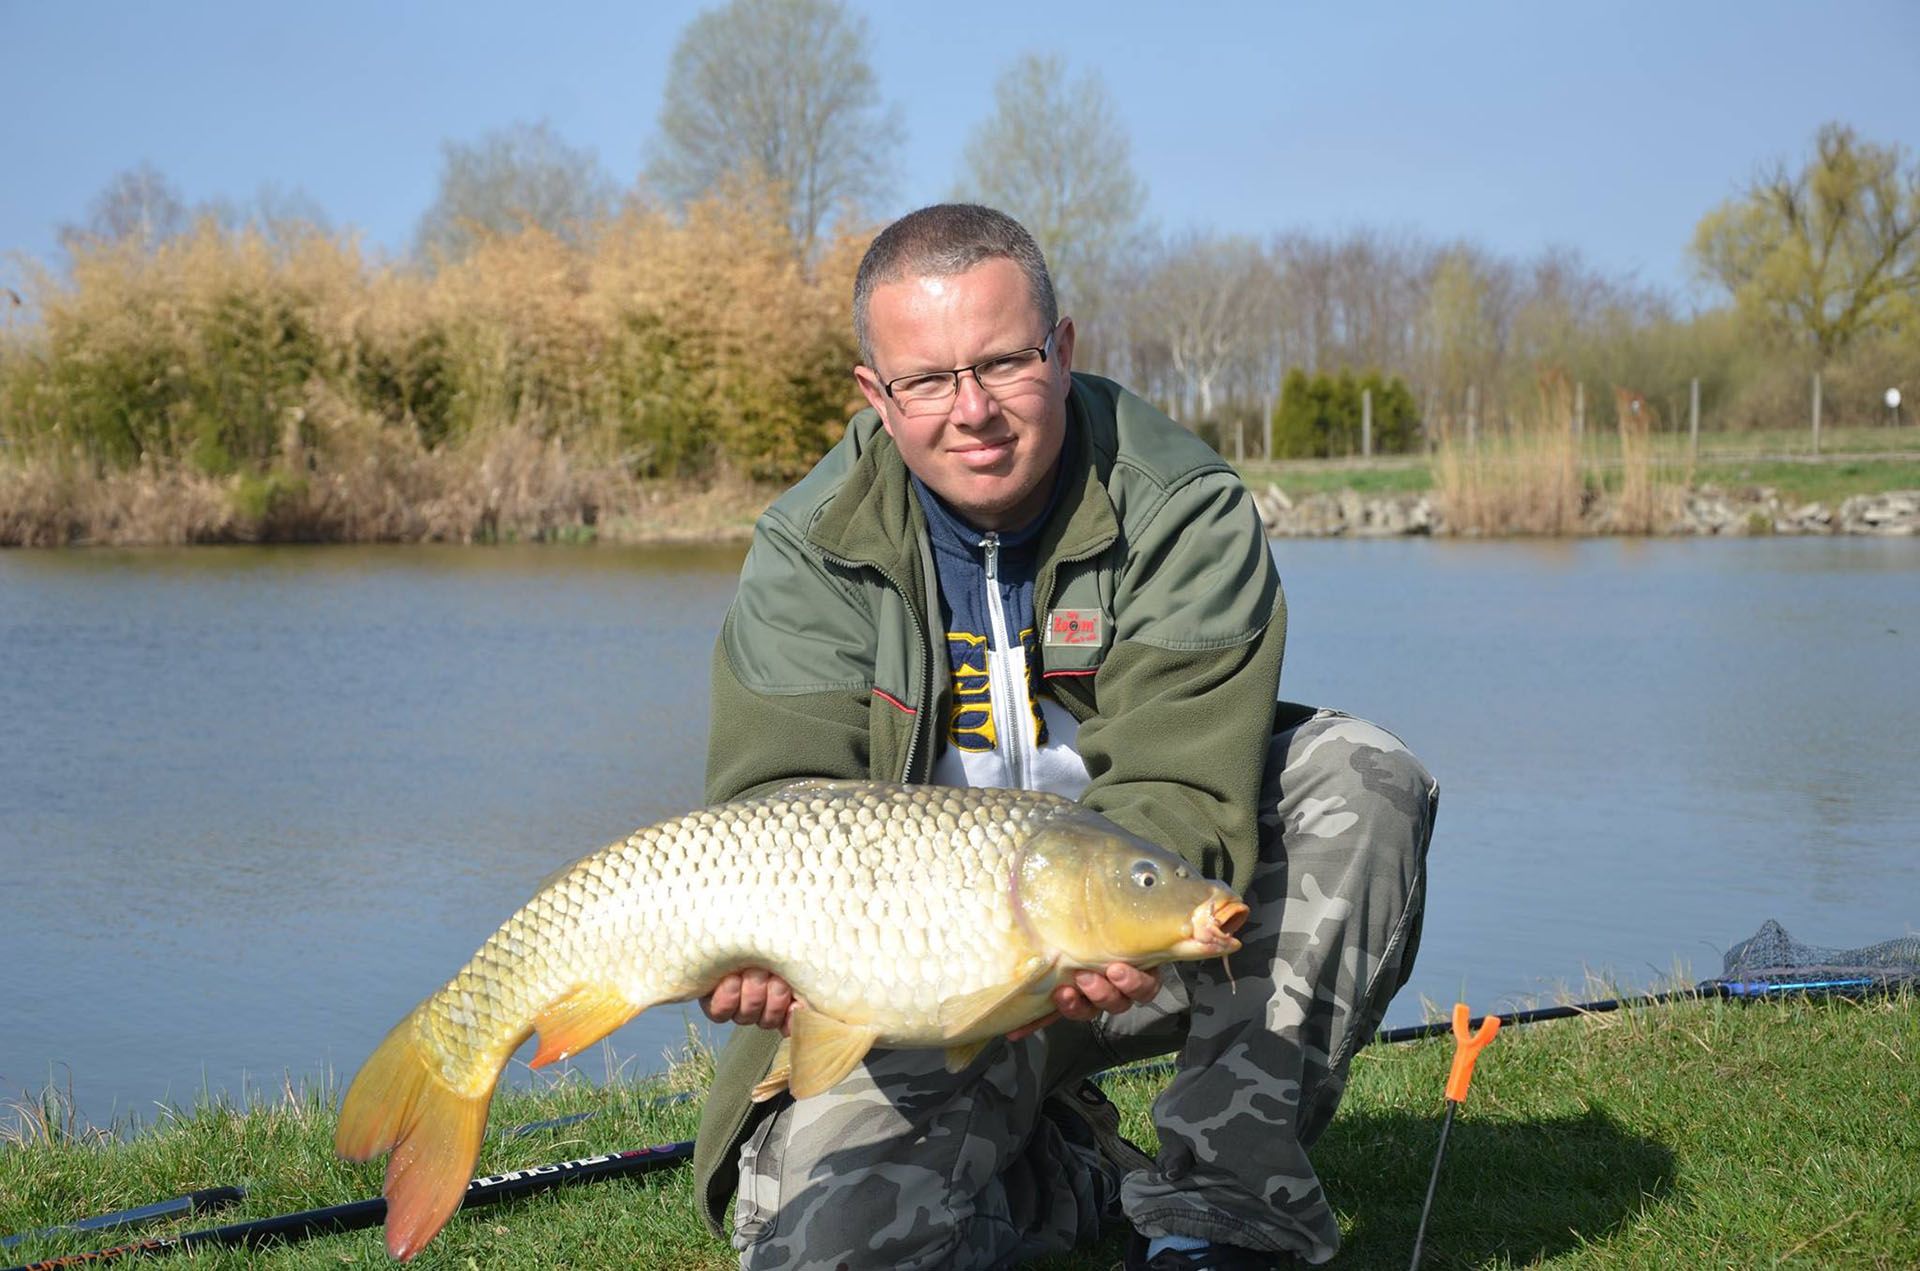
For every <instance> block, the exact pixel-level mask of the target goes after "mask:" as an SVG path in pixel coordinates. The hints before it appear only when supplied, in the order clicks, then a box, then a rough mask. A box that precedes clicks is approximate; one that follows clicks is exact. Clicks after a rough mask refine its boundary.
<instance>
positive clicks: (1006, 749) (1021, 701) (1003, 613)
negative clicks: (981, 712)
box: [980, 533, 1032, 790]
mask: <svg viewBox="0 0 1920 1271" xmlns="http://www.w3.org/2000/svg"><path fill="white" fill-rule="evenodd" d="M980 546H981V547H983V548H985V549H986V552H987V621H988V622H990V623H991V624H992V625H993V638H994V640H997V641H999V642H1000V653H1001V656H1000V658H999V659H998V660H997V661H996V660H995V659H994V656H993V644H992V642H991V641H990V642H988V645H987V665H988V666H989V667H991V668H993V669H994V675H993V678H992V680H991V681H990V682H991V684H992V686H993V687H995V688H998V689H999V690H1000V695H1001V701H1000V706H1002V707H1004V708H1005V710H1004V711H1001V710H998V709H996V711H995V714H994V719H995V720H996V721H997V722H998V724H999V725H1000V728H999V732H1000V734H1001V736H1003V737H1004V738H1005V744H1004V746H1003V747H1002V750H1001V753H1002V754H1003V755H1005V757H1006V761H1007V774H1008V776H1010V777H1011V778H1012V779H1013V787H1014V789H1016V790H1025V789H1026V788H1027V762H1026V759H1027V745H1026V742H1027V729H1028V727H1029V724H1028V722H1027V717H1026V715H1025V714H1024V712H1025V711H1028V710H1031V709H1032V705H1031V703H1030V702H1028V700H1027V695H1026V694H1025V693H1023V692H1020V691H1019V689H1020V687H1021V686H1020V685H1018V684H1014V683H1013V682H1012V678H1013V647H1014V634H1013V632H1011V631H1009V630H1007V610H1006V606H1005V605H1004V604H1002V603H1001V601H1000V536H999V535H998V534H994V533H989V534H988V535H987V536H986V537H985V538H983V539H981V540H980Z"/></svg>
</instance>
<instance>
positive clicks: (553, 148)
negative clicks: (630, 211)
mask: <svg viewBox="0 0 1920 1271" xmlns="http://www.w3.org/2000/svg"><path fill="white" fill-rule="evenodd" d="M613 202H614V189H613V182H612V181H611V180H610V179H609V178H608V177H607V174H606V172H605V171H604V170H603V169H602V168H601V166H600V160H599V157H598V156H596V155H595V154H594V152H593V151H592V150H589V149H584V148H576V147H574V146H570V145H568V144H567V143H566V142H565V141H563V140H561V138H560V136H559V134H557V133H555V132H554V131H553V129H552V128H551V127H549V126H548V125H547V124H546V123H545V122H544V121H542V122H540V123H536V124H524V123H522V124H514V125H512V126H511V127H508V128H503V129H499V130H497V131H494V132H490V133H488V134H486V135H485V136H484V137H482V138H480V140H479V141H477V142H475V143H474V144H472V145H465V144H462V143H461V142H457V141H448V142H445V143H444V144H443V145H442V147H441V164H440V193H439V195H438V196H437V197H436V198H435V199H434V201H433V205H432V206H431V207H429V208H428V209H427V210H426V213H425V214H424V215H423V216H421V218H420V226H419V229H418V230H417V231H416V233H415V240H414V241H415V247H416V250H417V251H418V253H419V254H420V255H421V256H423V257H427V258H430V259H440V260H459V259H461V258H462V257H464V256H466V255H467V253H468V252H470V251H472V250H473V247H474V244H475V243H477V242H478V241H479V240H480V239H481V238H484V237H486V236H487V235H489V234H513V233H518V232H519V231H520V230H523V229H526V228H527V227H529V226H538V227H539V228H541V229H543V230H546V231H547V232H548V233H550V234H552V235H554V236H555V237H557V238H559V239H561V240H563V241H565V242H569V243H579V242H581V241H582V240H583V239H584V238H585V237H586V235H587V234H588V232H589V231H590V229H591V227H592V226H593V225H594V224H595V223H596V222H598V221H600V220H603V219H604V218H605V217H606V216H607V215H608V214H609V213H611V211H612V209H613Z"/></svg>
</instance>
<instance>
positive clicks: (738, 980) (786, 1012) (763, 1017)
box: [700, 967, 800, 1034]
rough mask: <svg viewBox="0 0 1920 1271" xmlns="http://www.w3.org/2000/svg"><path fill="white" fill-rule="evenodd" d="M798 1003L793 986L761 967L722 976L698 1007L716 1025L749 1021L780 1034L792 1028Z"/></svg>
mask: <svg viewBox="0 0 1920 1271" xmlns="http://www.w3.org/2000/svg"><path fill="white" fill-rule="evenodd" d="M799 1005H800V1000H799V999H798V998H796V997H794V995H793V986H792V985H791V984H788V983H787V982H786V981H785V980H783V979H781V978H780V977H779V976H777V975H775V974H774V973H773V972H771V971H768V970H765V969H763V968H761V967H748V968H747V969H746V970H744V971H735V972H733V973H732V974H730V975H727V976H725V977H723V978H722V979H721V981H720V983H718V984H716V985H714V986H713V992H711V993H709V994H707V995H706V996H705V997H703V998H701V999H700V1009H701V1010H703V1011H705V1012H706V1013H707V1018H708V1019H710V1020H712V1021H713V1022H714V1023H716V1024H752V1025H756V1026H758V1027H760V1028H776V1029H779V1030H780V1032H781V1033H782V1034H785V1033H787V1031H788V1030H789V1029H790V1028H791V1027H792V1019H791V1016H792V1012H793V1008H794V1007H796V1006H799Z"/></svg>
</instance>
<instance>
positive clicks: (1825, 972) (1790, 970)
mask: <svg viewBox="0 0 1920 1271" xmlns="http://www.w3.org/2000/svg"><path fill="white" fill-rule="evenodd" d="M1832 981H1853V982H1860V983H1866V984H1873V985H1890V984H1904V983H1920V936H1901V937H1899V938H1897V939H1893V940H1882V941H1881V942H1880V943H1879V944H1870V945H1865V946H1863V947H1861V948H1858V949H1836V948H1832V947H1829V946H1827V945H1818V944H1802V943H1801V942H1800V941H1798V940H1795V939H1794V938H1793V937H1792V936H1790V935H1788V934H1787V929H1786V928H1785V927H1783V926H1781V925H1780V924H1779V923H1778V922H1776V921H1775V920H1773V919H1772V918H1769V919H1767V920H1766V921H1765V922H1764V923H1762V924H1760V930H1758V931H1756V932H1754V933H1753V935H1751V936H1749V937H1748V938H1747V939H1745V940H1742V941H1741V942H1740V943H1739V944H1736V945H1734V946H1733V947H1732V948H1731V949H1728V950H1727V957H1726V963H1725V969H1724V970H1723V971H1722V973H1721V976H1720V979H1718V980H1709V981H1707V983H1708V984H1730V983H1740V982H1750V983H1757V984H1786V983H1795V982H1798V983H1815V984H1818V983H1827V982H1832Z"/></svg>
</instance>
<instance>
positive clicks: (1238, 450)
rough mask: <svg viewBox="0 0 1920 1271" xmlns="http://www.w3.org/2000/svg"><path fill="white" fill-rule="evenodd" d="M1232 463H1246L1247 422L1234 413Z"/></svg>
mask: <svg viewBox="0 0 1920 1271" xmlns="http://www.w3.org/2000/svg"><path fill="white" fill-rule="evenodd" d="M1233 461H1234V462H1235V463H1237V464H1245V463H1246V461H1247V421H1246V420H1244V419H1242V418H1240V416H1239V413H1238V412H1236V413H1235V414H1234V417H1233Z"/></svg>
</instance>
